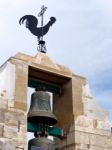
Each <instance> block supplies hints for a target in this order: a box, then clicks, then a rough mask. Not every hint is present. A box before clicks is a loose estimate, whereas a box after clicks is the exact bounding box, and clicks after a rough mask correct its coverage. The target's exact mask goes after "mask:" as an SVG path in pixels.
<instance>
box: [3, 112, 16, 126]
mask: <svg viewBox="0 0 112 150" xmlns="http://www.w3.org/2000/svg"><path fill="white" fill-rule="evenodd" d="M5 124H6V125H10V126H16V127H17V126H18V114H17V113H15V112H9V111H8V112H5Z"/></svg>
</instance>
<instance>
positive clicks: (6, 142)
mask: <svg viewBox="0 0 112 150" xmlns="http://www.w3.org/2000/svg"><path fill="white" fill-rule="evenodd" d="M0 150H16V143H15V142H14V141H13V140H11V139H7V138H0Z"/></svg>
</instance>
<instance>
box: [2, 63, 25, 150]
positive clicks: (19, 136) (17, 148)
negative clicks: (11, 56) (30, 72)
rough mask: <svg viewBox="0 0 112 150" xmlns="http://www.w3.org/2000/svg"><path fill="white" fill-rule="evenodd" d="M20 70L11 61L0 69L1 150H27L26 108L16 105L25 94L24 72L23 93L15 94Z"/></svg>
mask: <svg viewBox="0 0 112 150" xmlns="http://www.w3.org/2000/svg"><path fill="white" fill-rule="evenodd" d="M18 70H19V69H18V68H17V64H16V63H15V64H14V63H11V62H10V61H9V62H7V63H6V64H4V65H3V66H2V67H1V68H0V82H1V85H0V150H27V122H26V121H27V117H26V108H25V107H24V109H22V107H21V108H20V107H17V106H16V105H15V102H16V100H18V99H17V97H19V95H21V94H20V93H22V92H24V90H23V91H22V89H23V88H24V86H22V85H21V84H22V83H23V80H21V76H22V71H20V72H21V75H20V76H19V81H18V82H19V85H18V88H21V91H17V90H16V92H18V96H17V94H16V92H15V89H16V84H17V83H18V82H16V81H17V78H18V74H19V73H18ZM25 76H26V75H24V78H25ZM21 81H22V83H21ZM24 81H25V80H24ZM23 84H24V83H23ZM25 89H26V87H25ZM25 94H27V93H25ZM16 96H17V97H16ZM22 98H23V97H22ZM21 100H22V99H21ZM24 101H26V97H25V100H24ZM26 102H27V101H26Z"/></svg>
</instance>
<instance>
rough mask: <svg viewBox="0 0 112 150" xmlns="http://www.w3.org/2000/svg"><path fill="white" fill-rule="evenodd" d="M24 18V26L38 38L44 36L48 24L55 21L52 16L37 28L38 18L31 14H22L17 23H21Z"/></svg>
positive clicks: (50, 24) (48, 26) (47, 29)
mask: <svg viewBox="0 0 112 150" xmlns="http://www.w3.org/2000/svg"><path fill="white" fill-rule="evenodd" d="M25 20H26V28H28V29H29V30H30V32H31V33H32V34H33V35H35V36H37V37H38V39H40V37H42V36H44V35H45V34H46V33H47V32H48V31H49V28H50V26H52V25H53V23H55V21H56V19H55V18H54V17H51V18H50V21H49V22H48V23H47V24H46V25H45V26H43V27H38V28H37V24H38V19H37V18H36V17H35V16H32V15H26V16H23V17H22V18H21V19H20V20H19V24H20V25H21V24H23V23H24V21H25Z"/></svg>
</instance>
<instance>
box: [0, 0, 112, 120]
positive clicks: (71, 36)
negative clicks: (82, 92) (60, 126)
mask: <svg viewBox="0 0 112 150" xmlns="http://www.w3.org/2000/svg"><path fill="white" fill-rule="evenodd" d="M43 4H44V5H45V6H47V7H48V9H47V11H46V13H45V19H44V21H45V23H47V22H48V20H49V18H50V17H51V16H55V17H56V18H57V21H56V23H55V24H54V25H53V27H52V28H51V29H50V31H49V33H48V34H47V35H46V36H45V38H44V39H45V40H46V46H47V54H48V55H49V56H50V57H51V58H52V59H54V61H55V62H56V63H59V64H64V65H66V66H68V67H69V68H71V70H72V71H73V72H74V73H76V74H80V75H82V76H85V77H86V78H87V80H88V82H89V84H90V87H91V90H92V93H93V96H94V98H95V100H96V101H97V102H98V103H99V104H100V105H101V106H102V107H103V108H105V109H106V110H108V111H109V113H110V116H111V120H112V50H111V49H112V0H69V1H65V0H61V1H59V0H0V65H1V64H2V63H3V62H4V61H6V60H7V59H8V58H9V57H10V56H13V55H15V54H16V53H17V52H23V53H26V54H29V55H32V56H34V55H35V54H36V53H37V40H36V37H34V36H33V35H32V34H31V33H30V32H29V31H28V30H27V29H26V28H25V26H24V25H22V26H20V25H19V24H18V21H19V19H20V18H21V17H22V16H23V15H26V14H32V15H35V16H37V14H38V12H39V11H40V7H41V5H43Z"/></svg>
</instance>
